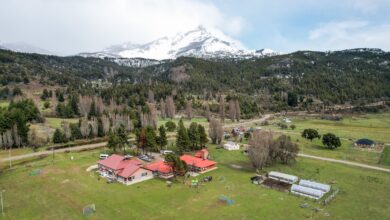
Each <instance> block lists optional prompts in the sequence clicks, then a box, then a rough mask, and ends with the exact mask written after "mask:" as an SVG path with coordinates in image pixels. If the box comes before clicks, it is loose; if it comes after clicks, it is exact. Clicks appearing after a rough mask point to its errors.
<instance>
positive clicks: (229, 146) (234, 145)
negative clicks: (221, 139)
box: [223, 141, 240, 150]
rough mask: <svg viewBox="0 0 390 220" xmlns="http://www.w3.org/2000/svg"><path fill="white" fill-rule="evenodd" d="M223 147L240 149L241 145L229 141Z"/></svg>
mask: <svg viewBox="0 0 390 220" xmlns="http://www.w3.org/2000/svg"><path fill="white" fill-rule="evenodd" d="M223 148H224V149H225V150H240V145H239V144H237V143H234V142H233V141H228V142H227V143H226V144H224V145H223Z"/></svg>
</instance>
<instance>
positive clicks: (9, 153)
mask: <svg viewBox="0 0 390 220" xmlns="http://www.w3.org/2000/svg"><path fill="white" fill-rule="evenodd" d="M11 148H12V147H11V146H10V147H9V150H8V157H9V168H10V169H11V168H12V159H11Z"/></svg>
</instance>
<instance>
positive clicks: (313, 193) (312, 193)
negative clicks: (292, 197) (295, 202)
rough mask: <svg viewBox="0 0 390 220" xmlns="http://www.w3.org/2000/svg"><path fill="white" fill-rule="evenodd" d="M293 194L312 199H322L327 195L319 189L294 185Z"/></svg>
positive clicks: (292, 187)
mask: <svg viewBox="0 0 390 220" xmlns="http://www.w3.org/2000/svg"><path fill="white" fill-rule="evenodd" d="M291 193H293V194H296V195H301V196H306V197H309V198H312V199H316V200H317V199H321V197H322V196H323V195H324V194H325V192H323V191H321V190H317V189H313V188H310V187H306V186H301V185H297V184H293V185H292V186H291Z"/></svg>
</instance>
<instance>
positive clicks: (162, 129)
mask: <svg viewBox="0 0 390 220" xmlns="http://www.w3.org/2000/svg"><path fill="white" fill-rule="evenodd" d="M158 132H159V136H158V138H157V142H158V144H159V145H160V147H161V149H162V148H163V147H165V146H166V145H167V144H168V140H167V134H166V131H165V127H164V125H161V126H160V127H159V128H158Z"/></svg>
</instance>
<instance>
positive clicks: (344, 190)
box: [0, 146, 390, 219]
mask: <svg viewBox="0 0 390 220" xmlns="http://www.w3.org/2000/svg"><path fill="white" fill-rule="evenodd" d="M210 152H211V154H212V156H213V158H214V160H216V161H218V163H219V164H218V167H219V168H218V169H217V170H215V171H212V172H210V173H208V174H206V175H212V176H213V178H214V179H213V181H212V182H211V183H207V184H205V185H204V186H202V187H201V188H200V189H199V190H196V189H191V188H189V187H188V186H185V185H183V183H181V182H180V181H179V182H175V183H174V184H173V186H172V187H171V188H168V187H167V186H166V184H165V182H164V181H162V180H159V179H153V180H149V181H146V182H142V183H139V184H136V185H131V186H124V185H122V184H107V183H106V182H105V181H104V180H103V179H101V180H100V181H99V180H98V178H97V175H96V174H94V173H90V172H86V171H85V169H86V168H87V167H88V166H90V165H92V164H94V163H95V162H96V160H97V158H98V155H99V150H94V151H88V152H80V153H71V155H73V156H74V157H75V159H74V160H70V159H69V158H70V155H69V154H65V153H64V154H57V155H56V157H55V160H56V162H55V163H54V165H52V164H51V157H47V158H45V159H41V160H35V161H33V162H27V161H25V162H24V164H23V165H20V166H19V167H17V168H16V169H13V170H7V171H4V172H3V173H2V174H1V175H0V186H1V188H2V189H5V190H6V191H5V193H4V202H5V210H4V211H5V217H4V219H84V218H85V217H84V216H83V215H82V209H83V207H84V206H86V205H88V204H91V203H93V204H95V205H96V209H97V211H96V213H94V214H92V216H90V217H91V218H92V219H108V218H111V219H367V218H370V219H386V218H388V213H390V206H389V205H388V204H390V196H389V195H390V175H389V174H386V173H382V172H377V171H370V170H366V169H359V168H353V167H349V166H346V165H339V164H331V163H326V162H321V161H314V160H310V159H299V160H298V161H297V162H296V163H295V164H294V165H292V166H291V167H290V166H284V165H274V166H272V167H267V168H266V169H267V170H277V171H282V172H287V173H291V174H295V175H298V176H300V177H302V178H308V179H315V180H318V181H321V182H325V183H329V182H333V183H334V184H333V187H338V188H340V193H339V194H338V195H337V197H336V198H335V199H334V200H333V201H332V202H331V203H330V204H329V205H328V206H322V205H320V204H318V203H317V202H314V201H312V200H308V199H305V198H303V197H297V196H294V195H290V194H288V193H283V192H279V191H276V190H272V189H267V188H263V187H260V186H256V185H253V184H251V183H250V181H249V178H250V177H251V176H253V175H254V171H253V169H251V166H250V164H249V162H248V159H247V158H246V156H244V155H243V154H242V153H241V152H238V151H237V152H228V151H224V150H216V149H215V146H211V147H210ZM232 165H239V166H242V168H241V169H238V168H233V167H232ZM37 169H40V170H41V171H42V173H41V174H40V175H37V176H30V173H31V172H32V171H34V170H37ZM221 195H226V196H227V197H229V198H231V199H232V200H233V201H234V204H233V205H230V206H229V205H226V204H224V203H222V202H220V201H219V199H218V197H219V196H221ZM303 203H307V204H309V206H310V207H308V208H300V205H301V204H303ZM313 208H320V209H321V210H320V211H318V212H317V211H314V210H313ZM327 215H329V216H327Z"/></svg>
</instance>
